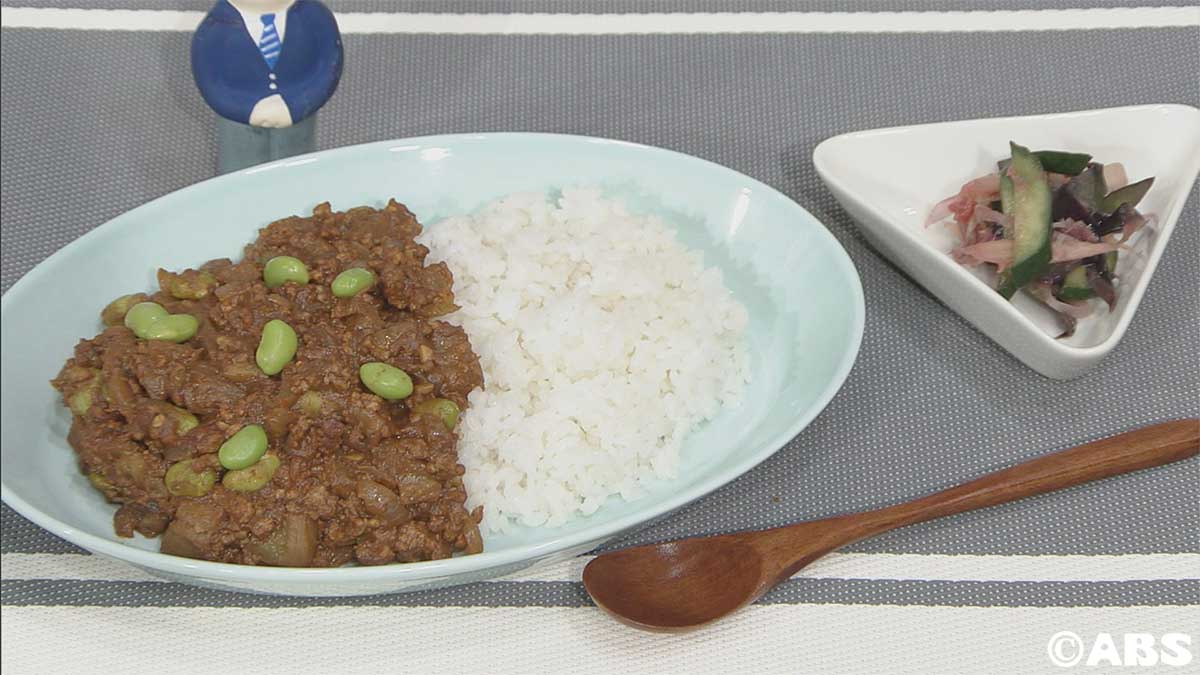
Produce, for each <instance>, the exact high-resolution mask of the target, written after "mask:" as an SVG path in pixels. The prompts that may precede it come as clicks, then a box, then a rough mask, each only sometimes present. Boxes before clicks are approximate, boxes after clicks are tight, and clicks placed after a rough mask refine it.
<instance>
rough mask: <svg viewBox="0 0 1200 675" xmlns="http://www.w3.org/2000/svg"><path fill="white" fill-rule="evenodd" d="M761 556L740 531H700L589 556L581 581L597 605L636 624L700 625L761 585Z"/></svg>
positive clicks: (672, 627)
mask: <svg viewBox="0 0 1200 675" xmlns="http://www.w3.org/2000/svg"><path fill="white" fill-rule="evenodd" d="M765 569H766V568H765V565H764V561H763V558H762V556H761V555H760V554H759V552H758V550H757V548H756V547H755V546H754V545H753V542H752V541H748V540H747V539H746V538H744V537H738V536H723V537H711V538H706V537H701V538H696V539H685V540H682V541H673V542H667V543H665V544H655V545H652V546H639V547H637V548H627V549H625V550H622V551H616V552H615V553H610V554H607V555H602V556H600V557H598V558H596V559H595V560H593V561H592V562H591V563H590V564H589V565H588V566H587V567H586V568H584V570H583V585H584V587H585V588H586V589H587V592H588V594H589V595H591V596H592V599H593V600H594V601H595V602H596V604H597V605H599V606H600V607H602V608H604V609H605V610H606V611H608V612H609V613H610V614H612V615H613V616H615V617H617V618H618V619H620V620H621V621H624V622H625V623H628V624H630V625H632V626H636V627H638V628H643V629H647V630H659V631H674V630H683V629H687V628H692V627H695V626H701V625H704V624H706V623H709V622H710V621H715V620H716V619H719V618H721V617H722V616H725V615H726V614H729V613H730V612H733V611H734V610H736V609H738V608H740V607H741V606H742V605H745V604H746V603H748V602H751V601H753V600H754V599H755V598H757V597H758V596H759V595H761V594H762V592H763V591H764V590H765V589H764V588H762V587H763V584H762V578H763V574H764V570H765Z"/></svg>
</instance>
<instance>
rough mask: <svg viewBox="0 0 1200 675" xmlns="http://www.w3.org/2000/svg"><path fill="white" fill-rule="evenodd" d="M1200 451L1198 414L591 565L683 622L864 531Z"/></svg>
mask: <svg viewBox="0 0 1200 675" xmlns="http://www.w3.org/2000/svg"><path fill="white" fill-rule="evenodd" d="M1197 452H1200V419H1185V420H1176V421H1173V422H1165V423H1163V424H1156V425H1154V426H1150V427H1144V428H1142V429H1137V430H1136V431H1130V432H1127V433H1124V434H1121V435H1119V436H1113V437H1112V438H1106V439H1103V440H1099V441H1094V442H1092V443H1087V444H1086V445H1081V446H1079V447H1076V448H1072V449H1070V450H1064V451H1062V452H1056V453H1054V454H1051V455H1046V456H1045V457H1039V458H1037V459H1034V460H1030V461H1028V462H1025V463H1023V464H1018V465H1017V466H1014V467H1012V468H1009V469H1004V470H1003V471H997V472H996V473H991V474H988V475H986V476H984V477H982V478H977V479H975V480H973V481H971V482H969V483H965V484H963V485H959V486H958V487H953V488H950V489H948V490H944V491H942V492H938V493H935V494H932V495H929V496H927V497H921V498H920V499H914V500H912V501H909V502H905V503H903V504H897V505H895V506H889V507H887V508H882V509H877V510H874V511H865V512H862V513H852V514H847V515H841V516H834V517H833V518H826V519H824V520H811V521H807V522H803V523H797V524H795V525H788V526H785V527H778V528H775V529H771V530H762V531H757V532H740V533H736V534H725V535H720V536H714V537H695V538H692V539H683V540H681V541H672V542H667V543H664V544H654V545H649V546H637V547H634V548H627V549H624V550H622V551H614V552H612V553H605V554H604V555H601V556H598V557H596V559H595V560H593V561H592V562H590V563H588V565H587V567H585V568H584V570H583V585H584V587H585V588H586V589H587V592H588V594H590V595H591V596H592V599H593V600H595V601H596V604H597V605H599V606H600V607H602V608H603V609H605V610H607V611H608V612H609V613H610V614H612V615H613V616H614V617H616V618H617V619H619V620H621V621H624V622H625V623H627V624H629V625H631V626H635V627H637V628H644V629H646V630H658V631H680V630H686V629H690V628H696V627H698V626H702V625H704V624H706V623H709V622H711V621H715V620H717V619H719V618H721V617H723V616H725V615H726V614H729V613H731V612H733V611H734V610H737V609H738V608H740V607H742V606H743V605H746V604H749V603H751V602H753V601H754V600H756V599H757V598H758V597H759V596H761V595H762V594H763V593H766V592H767V591H769V590H771V588H773V587H774V586H775V585H776V584H778V583H779V582H781V581H783V580H785V579H787V578H789V577H791V576H792V575H793V574H795V573H796V572H797V571H798V570H799V569H800V568H802V567H804V566H805V565H808V564H809V563H811V562H812V561H814V560H816V559H817V558H820V557H821V556H823V555H825V554H826V553H829V552H830V551H833V550H834V549H837V548H840V547H842V546H845V545H846V544H850V543H853V542H856V541H859V540H860V539H865V538H867V537H871V536H874V535H877V534H880V533H883V532H887V531H888V530H894V529H896V528H898V527H904V526H906V525H912V524H914V523H919V522H922V521H926V520H932V519H934V518H941V517H942V516H949V515H953V514H955V513H962V512H964V511H970V510H971V509H978V508H983V507H985V506H995V505H996V504H1003V503H1005V502H1011V501H1015V500H1017V499H1022V498H1024V497H1029V496H1032V495H1037V494H1042V493H1044V492H1051V491H1053V490H1060V489H1062V488H1066V487H1071V486H1073V485H1079V484H1080V483H1087V482H1089V481H1093V480H1099V479H1101V478H1108V477H1110V476H1116V475H1119V474H1123V473H1128V472H1130V471H1137V470H1139V469H1146V468H1149V467H1152V466H1159V465H1161V464H1167V463H1170V462H1176V461H1179V460H1181V459H1186V458H1188V457H1194V456H1195V455H1196V454H1197Z"/></svg>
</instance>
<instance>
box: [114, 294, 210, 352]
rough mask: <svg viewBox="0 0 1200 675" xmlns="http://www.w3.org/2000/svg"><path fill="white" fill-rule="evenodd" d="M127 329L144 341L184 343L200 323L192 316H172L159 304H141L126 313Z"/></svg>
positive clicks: (194, 332)
mask: <svg viewBox="0 0 1200 675" xmlns="http://www.w3.org/2000/svg"><path fill="white" fill-rule="evenodd" d="M125 327H126V328H128V329H129V330H131V331H133V334H134V335H136V336H138V337H140V338H142V339H143V340H166V341H168V342H184V341H186V340H189V339H191V337H192V336H193V335H195V334H196V329H198V328H199V327H200V322H199V321H197V320H196V317H194V316H192V315H191V314H171V313H169V312H167V310H166V309H165V308H163V306H162V305H160V304H158V303H157V302H139V303H138V304H136V305H134V306H133V307H130V308H129V311H128V312H126V313H125Z"/></svg>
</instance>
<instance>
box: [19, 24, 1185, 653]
mask: <svg viewBox="0 0 1200 675" xmlns="http://www.w3.org/2000/svg"><path fill="white" fill-rule="evenodd" d="M330 4H331V6H333V7H334V9H335V10H337V11H338V13H339V21H340V23H341V25H342V29H343V32H344V33H345V43H346V49H347V70H346V75H345V78H344V80H343V83H342V86H341V88H340V90H339V92H338V94H337V96H336V97H335V98H334V100H333V101H332V102H331V103H330V105H329V106H328V107H327V109H326V110H324V111H322V113H321V118H320V120H319V125H318V142H319V144H320V146H321V147H335V146H340V145H346V144H350V143H356V142H364V141H370V140H379V139H384V138H394V137H403V136H413V135H421V134H432V133H443V132H455V131H471V130H529V131H558V132H568V133H582V134H592V135H598V136H607V137H614V138H622V139H627V140H633V141H638V142H643V143H649V144H654V145H660V146H664V147H669V148H672V149H677V150H680V151H683V152H688V153H691V154H695V155H698V156H700V157H704V158H706V159H710V160H713V161H717V162H720V163H723V164H726V165H728V166H731V167H733V168H735V169H737V170H740V171H743V172H745V173H748V174H750V175H752V176H754V177H756V178H759V179H761V180H763V181H765V182H767V183H769V184H771V185H773V186H775V187H777V188H779V189H781V190H782V191H784V192H785V193H787V194H788V195H789V196H791V197H793V198H795V199H796V200H797V201H798V202H800V203H801V204H802V205H804V206H805V207H806V208H808V209H809V210H810V211H812V212H813V213H814V214H815V215H817V216H818V217H819V218H821V220H822V221H823V222H825V223H826V224H827V225H828V226H829V227H830V229H831V230H832V231H833V232H834V234H835V235H836V236H838V238H839V239H840V240H841V241H842V243H843V244H844V245H845V246H846V248H847V250H848V251H849V253H850V255H851V257H852V258H853V259H854V261H855V264H856V266H857V267H858V269H859V272H860V274H861V276H862V278H863V284H864V288H865V291H866V296H867V302H868V308H867V331H866V337H865V340H864V345H863V350H862V354H861V357H860V359H859V362H858V364H857V365H856V366H855V370H854V372H853V374H852V375H851V377H850V379H849V380H848V381H847V384H846V386H845V388H844V389H843V391H842V392H841V393H840V394H839V395H838V397H837V399H835V401H834V402H833V403H832V404H831V405H830V407H829V408H828V409H827V410H826V412H825V413H823V414H822V415H821V416H820V417H819V418H818V419H817V420H816V421H815V422H814V423H813V425H812V426H811V427H810V428H809V429H807V430H805V432H804V433H802V434H801V435H800V436H798V437H797V438H796V439H794V440H793V441H792V442H791V443H789V444H788V445H787V447H785V448H784V449H783V450H781V451H780V452H779V453H778V454H777V455H776V456H775V457H773V458H772V459H771V460H769V461H768V462H766V463H764V464H763V465H762V466H760V467H759V468H757V469H755V470H754V471H752V472H751V473H749V474H747V475H746V476H744V477H743V478H741V479H739V480H738V481H735V482H734V483H732V484H730V485H729V486H727V487H725V488H723V489H722V490H720V491H718V492H716V493H714V494H713V495H711V496H709V497H708V498H705V499H703V500H701V501H699V502H697V503H695V504H692V505H690V506H688V507H686V508H684V509H682V510H680V511H679V512H678V513H676V514H674V515H673V516H672V517H670V518H668V519H666V520H664V521H662V522H660V523H658V524H655V525H654V526H653V527H650V528H648V529H646V530H643V531H641V532H638V533H636V534H634V535H631V536H629V537H627V538H626V539H625V540H624V541H622V542H613V543H612V544H611V545H610V547H609V548H611V547H615V546H620V545H626V544H632V543H642V542H648V541H656V540H662V539H668V538H673V537H680V536H686V535H695V534H704V533H711V532H721V531H729V530H734V529H743V528H751V527H765V526H769V525H778V524H783V523H787V522H793V521H795V520H801V519H807V518H815V517H821V516H826V515H830V514H833V513H837V512H841V511H848V510H857V509H862V508H869V507H873V506H879V505H882V504H886V503H891V502H894V501H897V500H901V499H904V498H908V497H912V496H916V495H918V494H922V493H924V492H928V491H931V490H935V489H938V488H941V487H945V486H947V485H951V484H954V483H957V482H960V481H962V480H964V479H966V478H969V477H972V476H975V475H979V474H981V473H984V472H986V471H989V470H993V469H995V468H998V467H1001V466H1005V465H1009V464H1013V463H1015V462H1018V461H1021V460H1023V459H1027V458H1029V457H1032V456H1035V455H1038V454H1041V453H1044V452H1048V451H1052V450H1056V449H1061V448H1064V447H1068V446H1070V445H1074V444H1077V443H1079V442H1082V441H1085V440H1089V439H1091V438H1095V437H1098V436H1101V435H1106V434H1110V433H1115V432H1118V431H1122V430H1125V429H1128V428H1132V427H1135V426H1139V425H1142V424H1148V423H1152V422H1155V421H1161V420H1164V419H1170V418H1177V417H1183V416H1197V415H1200V343H1198V342H1197V340H1196V339H1195V336H1196V335H1197V334H1200V294H1197V293H1196V289H1197V288H1200V270H1198V268H1197V267H1196V265H1195V261H1196V260H1197V259H1200V213H1198V211H1200V209H1197V206H1196V204H1197V201H1196V198H1197V192H1196V191H1195V190H1193V195H1192V199H1191V201H1190V202H1189V204H1188V206H1187V207H1186V209H1185V212H1184V215H1183V217H1182V219H1181V221H1180V223H1179V225H1178V227H1177V230H1176V233H1175V235H1174V237H1173V239H1172V242H1171V247H1170V248H1169V250H1168V252H1167V254H1166V255H1165V256H1164V258H1163V260H1162V262H1161V264H1160V267H1159V270H1158V272H1157V274H1156V278H1155V280H1154V282H1153V283H1152V285H1151V287H1150V290H1149V292H1148V295H1147V297H1146V300H1145V302H1144V303H1143V306H1142V308H1141V309H1140V310H1139V315H1138V317H1137V318H1136V319H1135V321H1134V322H1133V324H1132V326H1131V329H1130V331H1129V333H1128V334H1127V336H1126V338H1125V340H1124V341H1123V343H1122V344H1121V346H1120V347H1118V349H1116V350H1115V351H1114V353H1113V354H1112V355H1111V356H1110V357H1109V359H1108V360H1107V361H1105V363H1104V364H1103V365H1102V366H1101V367H1100V368H1099V369H1098V370H1097V371H1096V372H1094V373H1092V374H1090V375H1088V376H1086V377H1084V378H1082V379H1080V380H1077V381H1074V382H1068V383H1062V382H1051V381H1049V380H1045V379H1043V378H1041V377H1040V376H1037V375H1036V374H1034V373H1032V372H1030V371H1028V370H1027V369H1026V368H1024V366H1021V365H1020V364H1019V363H1017V362H1016V361H1014V360H1012V359H1011V358H1010V357H1008V356H1007V355H1005V354H1004V353H1003V352H1001V351H1000V350H999V349H998V348H996V347H995V346H994V345H993V344H992V343H990V342H989V341H988V340H987V339H986V338H984V337H983V336H981V335H979V334H978V333H977V332H975V331H974V330H973V329H971V328H970V327H969V326H968V325H967V324H965V323H964V322H963V321H962V320H961V319H959V318H958V317H957V316H955V315H954V314H953V313H951V312H950V311H949V310H947V309H946V308H944V307H942V306H941V305H940V304H938V303H937V302H936V301H935V300H933V299H932V298H931V297H930V296H928V295H927V294H925V293H924V292H922V291H921V290H919V289H918V288H917V287H916V286H914V285H913V284H912V283H911V282H910V281H909V280H907V279H906V278H905V277H903V276H902V275H901V274H900V273H898V272H897V271H896V270H895V269H893V268H892V267H891V266H890V265H888V264H887V263H886V262H884V261H883V260H882V259H881V258H880V257H879V256H878V255H877V254H876V253H874V252H873V251H872V250H871V249H870V248H869V247H867V246H866V245H865V244H864V243H863V242H862V241H861V239H860V238H859V237H858V236H857V234H856V233H855V230H854V227H853V224H852V222H851V221H850V220H849V219H848V217H847V216H846V215H845V214H844V213H843V212H842V211H841V210H840V209H839V208H838V207H837V205H836V203H835V202H834V201H833V199H832V197H831V196H830V195H829V194H828V192H827V191H826V190H825V189H824V188H823V186H822V185H821V183H820V181H819V180H818V178H817V177H816V174H815V172H814V170H813V168H812V166H811V163H810V159H809V158H810V155H811V152H812V148H813V147H814V146H815V145H816V143H818V142H819V141H820V140H822V139H823V138H826V137H828V136H831V135H834V134H837V133H841V132H844V131H849V130H853V129H865V128H871V127H877V126H885V125H892V124H911V123H918V122H927V121H937V120H946V119H956V118H965V117H979V116H991V115H1000V114H1027V113H1037V112H1047V111H1054V110H1073V109H1082V108H1089V107H1108V106H1115V105H1122V104H1135V103H1148V102H1176V103H1186V104H1190V105H1198V104H1200V79H1198V78H1197V77H1196V72H1197V71H1196V63H1197V60H1198V57H1200V7H1197V6H1195V5H1194V4H1191V5H1186V3H1178V2H1161V1H1158V0H1139V2H1137V3H1136V4H1137V5H1139V6H1138V7H1128V6H1125V5H1127V4H1128V3H1125V2H1120V1H1118V0H1111V1H1110V0H1054V2H1051V3H1042V2H1035V1H1034V0H978V1H976V2H971V3H961V2H950V1H949V0H862V1H861V2H857V3H853V4H851V3H843V2H838V1H836V0H759V1H749V2H744V3H734V2H727V1H717V0H714V1H709V0H647V1H646V2H635V1H633V0H614V1H613V2H599V1H595V2H592V1H588V0H526V1H521V0H497V1H496V2H488V1H487V0H447V1H446V2H433V1H430V0H397V1H396V2H389V1H388V0H341V1H340V2H338V1H331V2H330ZM208 5H209V3H208V2H207V1H206V0H167V1H164V2H159V1H157V0H97V1H96V2H89V3H83V2H78V1H77V0H0V7H2V10H0V24H2V26H3V40H2V41H0V67H2V74H3V78H2V84H0V87H2V88H0V105H2V106H3V110H2V113H3V115H2V118H0V119H2V124H0V142H2V144H3V153H2V154H0V169H2V172H0V173H2V179H0V194H2V195H3V198H2V199H0V231H2V236H3V246H2V247H0V248H2V254H0V267H2V269H0V280H2V283H0V286H2V287H3V288H4V289H7V288H9V287H10V286H11V285H12V283H13V282H14V281H15V280H16V279H18V278H19V277H20V276H21V275H22V274H24V273H25V272H27V271H28V270H29V269H31V268H32V267H33V266H34V265H36V264H37V263H38V262H40V261H41V260H43V259H44V258H45V257H46V256H47V255H49V254H50V253H52V252H53V251H55V250H57V249H58V248H59V247H61V246H62V245H63V244H65V243H66V242H68V241H70V240H72V239H74V238H75V237H77V236H79V235H80V234H82V233H83V232H86V231H87V230H89V229H91V228H92V227H95V226H96V225H98V224H100V223H101V222H103V221H105V220H107V219H108V218H111V217H113V216H115V215H117V214H119V213H121V212H123V211H125V210H128V209H130V208H132V207H133V206H136V205H137V204H139V203H142V202H144V201H146V200H148V199H152V198H154V197H156V196H159V195H161V194H165V193H166V192H169V191H171V190H174V189H178V188H180V187H183V186H185V185H188V184H190V183H193V182H196V181H198V180H201V179H203V178H205V177H208V176H210V175H211V174H212V171H213V166H214V147H213V143H212V139H211V126H210V125H211V117H210V114H209V112H208V111H207V109H206V108H205V107H204V105H203V103H202V102H201V101H200V99H199V97H198V95H197V94H196V92H195V89H194V87H193V86H192V83H191V76H190V72H189V69H188V63H187V56H186V55H187V42H188V39H189V35H188V33H187V31H188V30H190V28H191V27H192V26H194V25H195V22H196V21H197V20H198V19H199V17H200V16H201V15H202V13H203V12H204V11H205V10H206V9H207V6H208ZM1181 5H1186V6H1181ZM962 10H970V11H962ZM898 170H903V168H902V167H899V168H898ZM401 198H402V195H401ZM12 450H13V449H11V448H5V449H4V451H5V452H6V453H7V452H10V451H12ZM1198 478H1200V462H1197V461H1195V460H1192V461H1189V462H1185V463H1181V464H1178V465H1173V466H1169V467H1163V468H1160V469H1155V470H1151V471H1148V472H1143V473H1141V474H1137V475H1132V476H1127V477H1122V478H1119V479H1114V480H1109V481H1104V482H1102V483H1098V484H1094V485H1088V486H1081V487H1079V488H1075V489H1072V490H1067V491H1065V492H1062V493H1059V494H1055V495H1048V496H1045V497H1041V498H1037V499H1032V500H1028V501H1026V502H1022V503H1019V504H1013V505H1009V506H1005V507H1000V508H995V509H990V510H988V511H984V512H977V513H970V514H964V515H962V516H958V517H954V518H950V519H945V520H942V521H937V522H933V523H928V524H925V525H921V526H917V527H913V528H908V529H906V530H903V531H899V532H894V533H891V534H888V535H885V536H883V537H879V538H877V539H874V540H870V541H866V542H862V543H860V544H857V545H855V546H853V547H850V548H849V549H847V551H845V552H842V553H839V554H835V555H832V556H830V557H829V558H828V559H826V560H822V561H820V562H819V563H817V564H815V565H813V566H812V567H810V568H808V569H806V570H803V571H802V572H801V573H800V574H799V575H797V576H796V577H795V578H793V579H791V580H789V581H787V582H785V583H784V584H783V585H781V586H780V587H779V588H778V589H776V590H775V591H773V592H772V593H770V594H768V595H767V596H766V597H764V598H763V599H762V600H761V601H760V602H759V603H756V604H755V605H754V606H751V607H749V608H747V609H746V610H744V611H742V612H741V613H739V614H738V615H736V616H734V617H732V618H731V619H729V620H728V621H725V622H722V623H720V624H718V625H715V626H713V627H711V628H709V629H706V630H703V631H700V632H696V633H691V634H685V635H650V634H643V633H638V632H634V631H632V630H630V629H627V628H624V627H622V626H620V625H618V624H616V623H615V622H613V621H611V620H609V619H607V618H606V617H604V616H603V615H602V614H601V613H600V612H599V611H598V610H597V609H595V608H594V607H593V606H591V604H590V602H589V601H588V599H587V596H586V594H585V593H584V592H583V590H582V587H581V585H580V584H579V582H578V579H579V573H580V570H581V569H582V566H583V565H584V564H585V563H586V561H587V559H588V558H587V557H582V558H579V559H576V560H572V561H569V562H568V563H565V564H560V565H557V566H552V567H546V568H540V569H534V570H526V571H524V572H522V573H520V574H518V575H515V576H512V577H507V578H503V579H497V580H494V581H489V582H482V583H477V584H472V585H470V586H465V587H459V588H448V589H441V590H436V591H428V592H422V593H413V594H403V595H389V596H372V597H365V598H343V599H312V598H294V597H268V596H257V595H243V594H235V593H226V592H220V591H214V590H208V589H198V588H192V587H187V586H182V585H179V584H175V583H169V582H165V581H161V580H159V579H156V578H154V577H151V576H149V575H147V574H145V573H143V572H141V571H139V570H137V569H135V568H132V567H129V566H126V565H124V564H122V563H118V562H114V561H110V560H107V559H104V558H100V557H95V556H91V555H88V554H87V553H86V552H84V551H81V550H79V549H77V548H75V547H73V546H71V545H69V544H66V543H65V542H62V541H61V540H58V539H56V538H54V537H53V536H51V535H49V534H47V533H45V532H44V531H42V530H40V529H39V528H37V527H35V526H33V525H32V524H31V523H29V522H28V521H26V520H24V519H23V518H21V517H20V516H19V515H17V514H15V513H14V512H13V511H12V510H11V509H9V508H8V507H7V506H4V507H3V508H2V509H0V520H2V534H3V537H2V539H0V590H2V594H0V595H2V605H3V606H2V608H0V617H2V634H3V650H2V663H0V665H2V666H3V669H4V671H5V672H6V673H9V672H14V673H23V672H38V673H40V672H60V671H61V672H114V671H122V672H124V671H132V672H160V673H161V672H211V671H213V670H215V669H217V668H226V669H234V670H236V672H321V673H342V672H380V671H386V672H391V671H398V672H422V673H424V672H481V673H482V672H487V673H491V672H519V673H528V672H540V671H543V670H547V671H548V670H551V669H553V670H554V671H560V672H596V671H600V672H607V671H614V672H616V671H620V672H690V671H722V672H755V673H761V672H809V671H812V672H914V673H960V672H963V673H965V672H980V673H995V672H1022V673H1025V672H1043V671H1046V672H1056V671H1059V670H1062V669H1063V667H1064V666H1066V667H1074V668H1079V669H1081V670H1085V671H1095V672H1104V671H1105V669H1106V668H1111V667H1113V666H1112V663H1111V661H1110V660H1106V659H1111V653H1110V650H1109V649H1108V642H1107V641H1111V642H1112V644H1113V648H1114V649H1115V650H1116V653H1117V655H1118V658H1119V660H1120V662H1121V663H1125V659H1130V661H1128V663H1129V664H1131V667H1132V665H1133V664H1147V665H1148V664H1149V663H1150V659H1153V660H1154V663H1156V664H1158V667H1160V668H1163V669H1166V670H1167V672H1186V671H1187V670H1188V669H1189V668H1191V669H1193V670H1194V669H1196V668H1197V664H1198V663H1200V622H1198V621H1197V615H1198V612H1197V609H1198V608H1200V480H1198ZM1130 636H1132V637H1130ZM1180 636H1182V637H1180ZM1183 638H1187V640H1186V641H1185V640H1184V639H1183ZM1127 640H1129V641H1130V642H1128V643H1127V642H1126V641H1127ZM1185 656H1186V657H1187V658H1189V659H1190V662H1189V664H1187V665H1182V666H1180V665H1172V664H1177V663H1178V662H1180V661H1181V660H1183V659H1184V657H1185ZM1073 659H1075V662H1074V663H1072V660H1073ZM1089 659H1091V660H1094V661H1095V662H1096V663H1095V665H1094V666H1088V662H1089Z"/></svg>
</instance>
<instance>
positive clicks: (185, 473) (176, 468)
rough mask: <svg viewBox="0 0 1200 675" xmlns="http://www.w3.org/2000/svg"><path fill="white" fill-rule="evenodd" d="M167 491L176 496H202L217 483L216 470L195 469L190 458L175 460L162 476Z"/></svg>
mask: <svg viewBox="0 0 1200 675" xmlns="http://www.w3.org/2000/svg"><path fill="white" fill-rule="evenodd" d="M163 483H165V484H166V486H167V492H169V493H171V494H173V495H175V496H176V497H203V496H204V495H206V494H208V491H209V490H211V489H212V488H213V485H216V483H217V472H216V471H213V470H212V469H204V470H203V471H196V470H195V469H193V468H192V460H190V459H185V460H183V461H182V462H175V463H174V464H172V465H171V468H169V469H167V475H166V476H164V477H163Z"/></svg>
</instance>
